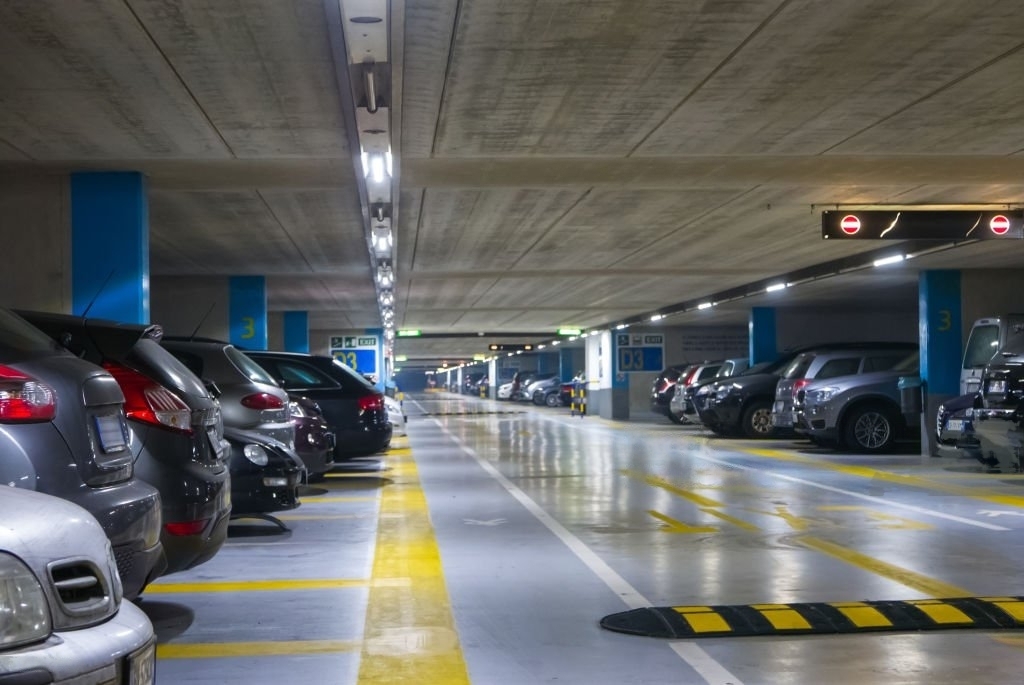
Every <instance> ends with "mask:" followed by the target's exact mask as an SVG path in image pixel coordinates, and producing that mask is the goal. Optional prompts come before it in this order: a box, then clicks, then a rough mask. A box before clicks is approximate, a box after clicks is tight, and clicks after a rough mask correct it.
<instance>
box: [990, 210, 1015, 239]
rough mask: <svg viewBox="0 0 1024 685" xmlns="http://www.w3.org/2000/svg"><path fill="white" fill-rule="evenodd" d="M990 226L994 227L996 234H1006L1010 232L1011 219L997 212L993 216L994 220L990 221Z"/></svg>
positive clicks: (993, 230)
mask: <svg viewBox="0 0 1024 685" xmlns="http://www.w3.org/2000/svg"><path fill="white" fill-rule="evenodd" d="M988 227H989V228H991V229H992V232H993V233H995V234H996V235H1006V234H1007V233H1009V232H1010V220H1009V219H1007V218H1006V217H1005V216H1003V215H1002V214H996V215H995V216H994V217H992V220H991V221H989V222H988Z"/></svg>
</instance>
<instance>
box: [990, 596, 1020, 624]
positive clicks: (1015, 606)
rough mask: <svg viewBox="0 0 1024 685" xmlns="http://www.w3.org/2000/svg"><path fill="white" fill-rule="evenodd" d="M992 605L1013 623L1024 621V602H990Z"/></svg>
mask: <svg viewBox="0 0 1024 685" xmlns="http://www.w3.org/2000/svg"><path fill="white" fill-rule="evenodd" d="M992 604H993V605H995V606H997V607H999V608H1000V609H1002V610H1003V611H1005V612H1006V613H1008V614H1009V615H1010V616H1012V617H1013V620H1015V621H1024V602H1018V601H1015V600H1014V601H1010V602H992Z"/></svg>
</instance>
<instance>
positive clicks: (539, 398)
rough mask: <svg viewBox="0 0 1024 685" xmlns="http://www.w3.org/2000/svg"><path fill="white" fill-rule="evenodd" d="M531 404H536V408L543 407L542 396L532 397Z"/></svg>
mask: <svg viewBox="0 0 1024 685" xmlns="http://www.w3.org/2000/svg"><path fill="white" fill-rule="evenodd" d="M533 403H534V404H536V405H537V406H538V407H543V406H544V396H543V395H539V394H538V395H534V396H533Z"/></svg>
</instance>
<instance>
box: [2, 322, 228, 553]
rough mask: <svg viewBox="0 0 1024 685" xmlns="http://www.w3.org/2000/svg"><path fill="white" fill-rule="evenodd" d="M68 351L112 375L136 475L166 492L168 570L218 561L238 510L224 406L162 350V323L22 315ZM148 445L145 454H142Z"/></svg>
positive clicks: (162, 495)
mask: <svg viewBox="0 0 1024 685" xmlns="http://www.w3.org/2000/svg"><path fill="white" fill-rule="evenodd" d="M19 313H20V314H21V316H23V317H24V318H25V319H26V320H27V321H28V322H29V323H31V324H32V325H34V326H36V327H37V328H39V329H40V330H42V331H43V332H45V333H46V334H47V335H49V336H50V337H51V338H53V339H54V340H58V341H60V342H61V343H62V344H63V345H64V347H65V348H67V349H68V350H69V351H70V352H72V353H73V354H75V356H78V357H81V358H83V359H85V360H87V361H90V362H93V363H94V364H98V365H100V366H102V367H103V368H105V369H106V370H107V371H109V372H110V373H111V374H112V375H113V376H114V378H115V379H117V383H118V385H120V386H121V392H123V393H124V396H125V411H126V412H127V416H128V425H129V426H130V427H131V429H132V430H133V431H134V433H135V434H136V435H137V436H138V437H139V441H138V443H139V448H140V449H138V450H136V451H135V475H136V476H137V477H139V478H141V479H142V480H144V481H146V482H147V483H149V484H150V485H153V486H154V487H155V488H156V489H157V490H159V491H160V499H161V501H162V503H163V507H162V520H163V528H162V532H161V535H160V540H161V542H162V543H163V547H164V552H165V553H166V555H167V569H166V571H165V573H174V572H176V571H183V570H185V569H189V568H193V567H195V566H198V565H199V564H201V563H203V562H204V561H207V560H209V559H210V558H212V557H213V556H214V555H215V554H216V553H217V551H218V550H219V549H220V548H221V547H222V546H223V544H224V541H225V540H226V539H227V529H228V520H229V518H230V513H231V484H230V479H229V472H228V450H229V445H228V443H227V441H225V440H224V424H223V421H222V420H221V416H220V405H219V404H218V402H217V400H215V399H214V398H213V397H212V396H211V395H210V393H209V391H208V390H207V388H206V387H205V386H204V385H203V383H202V381H200V380H199V378H197V377H196V375H195V374H193V373H192V372H191V371H189V370H188V369H187V368H185V366H184V365H183V364H182V363H181V362H179V361H178V360H177V359H175V358H174V356H173V355H172V354H171V353H170V352H168V351H167V350H165V349H163V348H162V347H160V344H159V340H160V338H161V337H162V335H163V330H162V329H161V328H160V327H159V326H145V325H138V324H121V323H117V322H114V321H105V320H102V319H86V318H83V317H78V316H69V315H65V314H44V313H40V312H19ZM142 447H145V449H141V448H142Z"/></svg>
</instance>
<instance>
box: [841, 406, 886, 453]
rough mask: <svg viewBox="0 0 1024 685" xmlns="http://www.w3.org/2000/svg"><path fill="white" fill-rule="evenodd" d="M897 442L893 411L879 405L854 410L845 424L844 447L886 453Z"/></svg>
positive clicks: (859, 450) (858, 450)
mask: <svg viewBox="0 0 1024 685" xmlns="http://www.w3.org/2000/svg"><path fill="white" fill-rule="evenodd" d="M895 441H896V419H895V418H894V414H893V412H892V410H890V409H889V408H888V407H885V406H882V405H878V404H866V405H864V406H861V407H854V409H853V410H852V411H851V412H850V413H849V415H848V416H847V417H846V421H845V423H844V424H843V446H844V447H846V448H847V449H851V450H855V451H857V452H868V453H871V452H885V451H887V450H888V449H889V448H890V447H892V444H893V442H895Z"/></svg>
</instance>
